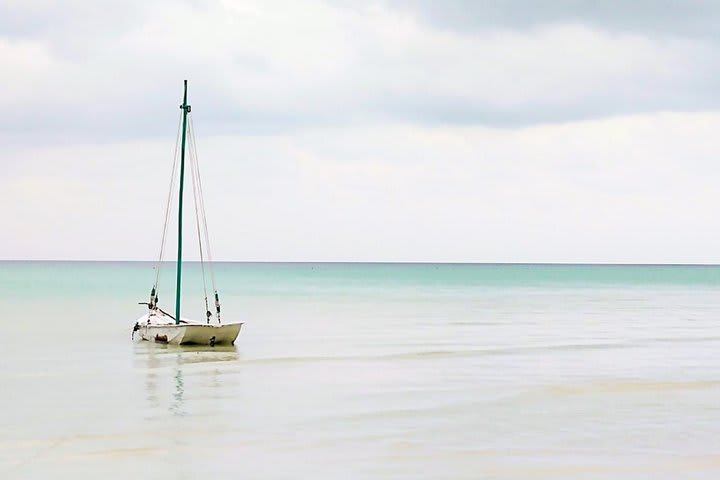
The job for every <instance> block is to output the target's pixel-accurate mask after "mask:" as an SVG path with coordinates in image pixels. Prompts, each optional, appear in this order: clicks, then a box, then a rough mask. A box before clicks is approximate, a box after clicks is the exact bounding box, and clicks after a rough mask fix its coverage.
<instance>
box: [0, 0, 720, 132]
mask: <svg viewBox="0 0 720 480" xmlns="http://www.w3.org/2000/svg"><path fill="white" fill-rule="evenodd" d="M164 1H165V0H155V1H153V2H148V3H142V2H135V1H132V2H129V3H126V4H124V5H123V8H120V7H106V6H98V5H99V4H97V3H96V2H91V1H87V2H85V1H81V0H74V1H72V2H70V4H69V7H68V6H67V5H65V6H64V8H62V9H61V8H60V7H53V6H52V5H51V4H49V6H42V8H41V7H40V6H34V5H35V4H33V3H32V2H31V3H28V4H26V5H25V6H23V7H17V6H16V7H9V6H8V5H4V6H3V5H0V41H2V40H3V38H5V39H18V38H21V39H22V38H26V39H31V40H32V41H35V42H40V43H41V44H43V45H44V46H46V47H47V50H48V54H49V55H50V56H51V57H52V59H53V60H57V62H56V65H55V66H53V68H54V69H55V70H51V71H49V72H48V74H47V76H46V77H49V80H48V78H45V80H48V81H44V82H43V83H42V84H37V85H36V84H32V85H30V86H29V87H28V88H30V89H31V90H30V91H31V92H32V94H31V95H30V96H28V100H27V101H22V102H12V101H11V102H10V103H9V104H5V105H3V103H2V97H0V107H2V108H3V110H4V115H2V116H0V136H2V137H3V138H11V137H12V138H16V139H17V138H26V137H27V135H28V134H29V132H33V131H34V132H37V133H38V135H36V137H35V138H36V140H35V141H36V142H43V141H48V142H57V141H73V140H77V139H81V140H88V141H106V140H111V139H117V138H140V137H157V136H161V137H166V136H167V134H168V131H170V130H172V128H173V127H174V121H175V118H176V117H175V113H176V107H177V105H176V104H177V103H179V98H180V88H181V81H182V79H183V78H189V79H190V81H191V89H192V90H191V98H192V103H194V104H196V110H195V117H196V119H197V121H198V122H199V125H198V126H200V125H202V127H201V128H206V129H208V131H211V132H212V133H245V134H264V133H278V132H286V131H289V130H293V129H298V128H303V127H318V126H330V125H332V126H337V125H355V124H362V123H365V124H373V123H375V122H386V123H389V124H392V123H411V124H413V123H414V124H425V125H447V124H459V125H488V126H496V127H505V128H512V127H518V126H527V125H532V124H538V123H550V122H568V121H575V120H585V119H592V118H597V117H604V116H613V115H623V114H633V113H643V112H654V111H661V110H679V111H695V110H703V109H715V108H719V107H720V93H718V91H717V89H716V88H715V81H714V78H716V76H717V74H718V73H719V72H718V70H719V69H718V65H717V64H716V63H715V62H714V61H713V58H714V56H715V55H716V54H717V53H718V52H717V49H718V47H717V46H716V45H715V44H713V43H712V42H708V41H706V40H705V39H698V38H695V37H699V36H702V35H704V34H707V33H708V32H709V22H710V21H711V20H712V19H713V18H717V17H718V13H720V4H717V6H716V5H715V4H712V3H709V2H699V1H696V2H685V3H679V2H644V1H639V2H627V3H621V2H615V1H608V2H589V1H587V2H579V1H575V2H571V1H568V0H565V1H562V0H557V1H548V2H526V1H519V0H509V1H506V2H502V3H501V2H473V1H461V0H448V1H447V2H430V1H416V2H410V1H409V0H388V5H389V6H391V7H392V8H394V9H398V10H399V11H404V12H411V13H413V14H414V15H416V16H418V17H419V18H422V19H424V21H426V22H428V24H429V25H432V26H433V27H432V28H429V29H427V35H428V36H430V35H432V34H433V32H434V30H433V28H448V29H453V30H456V31H458V32H459V34H458V35H456V36H453V42H457V43H453V44H451V45H450V46H448V45H441V46H440V47H437V49H436V46H435V45H434V44H432V42H431V41H428V40H426V38H425V37H426V35H425V32H420V33H419V34H417V33H415V36H414V37H412V41H414V42H418V44H411V45H408V44H405V43H403V41H404V40H403V37H402V36H400V37H399V38H400V41H399V42H398V44H397V45H387V44H384V43H383V40H385V38H384V37H378V38H372V35H377V31H376V29H375V27H376V25H375V24H374V23H373V22H375V21H376V19H374V17H372V15H367V19H364V20H363V21H362V22H360V23H359V24H358V25H356V28H357V30H355V31H354V35H348V37H347V38H333V37H328V39H327V41H328V42H332V41H338V42H341V43H342V42H345V43H342V45H340V46H341V47H343V48H345V49H346V50H348V51H349V54H350V55H354V57H351V58H350V60H349V61H348V62H347V64H344V63H342V61H341V62H339V64H340V66H337V65H335V64H331V67H330V68H329V69H328V70H329V71H330V74H326V73H325V71H324V70H323V67H324V65H322V64H320V65H319V66H317V62H313V61H309V62H307V66H306V63H304V62H302V61H297V60H296V59H303V58H305V56H306V55H307V56H308V57H307V58H308V60H315V58H316V57H319V58H322V54H319V53H318V52H317V51H315V50H312V47H313V45H312V44H310V45H309V46H307V45H304V44H302V43H300V44H299V45H296V44H295V43H294V40H298V41H299V42H301V41H302V38H296V37H294V36H293V35H289V36H288V37H287V38H286V39H285V40H284V42H285V43H281V44H279V45H270V46H271V47H274V48H275V50H272V49H269V50H265V49H264V48H263V45H262V44H259V45H255V44H252V43H250V44H249V46H248V44H246V43H241V42H240V40H238V43H237V45H238V46H239V47H240V48H235V49H230V50H229V51H227V52H222V55H219V56H218V57H217V58H215V55H216V54H217V50H222V49H223V48H225V47H226V46H227V42H226V41H225V40H223V39H222V38H221V39H220V40H217V39H215V40H213V41H214V42H215V43H212V42H210V41H209V42H208V43H207V44H205V45H203V48H204V50H202V49H201V50H199V51H190V52H188V53H187V54H186V53H185V52H184V51H183V48H184V47H183V45H184V44H174V43H172V40H174V39H172V38H171V39H170V43H171V47H170V48H171V50H170V51H168V50H162V49H158V50H156V49H155V47H156V40H157V39H156V38H154V37H152V35H151V34H147V36H142V35H141V36H138V37H134V38H132V41H128V36H129V34H130V33H132V32H135V31H137V30H138V29H140V28H141V27H142V26H143V25H145V24H146V22H148V21H149V20H148V19H149V18H150V17H152V16H153V15H154V16H155V17H153V18H152V19H151V20H154V21H155V24H156V25H157V24H160V25H163V26H165V25H164V23H163V22H164V20H165V19H164V18H163V17H162V15H160V16H158V15H159V14H158V12H159V11H160V12H162V11H163V8H162V7H163V2H164ZM43 3H44V2H43ZM185 5H186V6H187V5H190V7H189V8H190V9H191V10H192V12H195V13H196V14H198V16H199V17H200V18H198V20H197V22H198V24H200V23H202V22H205V23H206V24H207V25H210V26H211V27H212V28H214V29H216V30H217V31H218V32H221V33H232V32H235V31H238V32H242V33H244V32H245V30H244V28H243V27H245V26H248V24H244V23H242V22H245V21H247V20H246V19H245V18H243V17H242V15H241V14H237V13H233V12H231V11H229V10H227V9H226V8H225V7H224V6H222V4H220V3H217V2H214V1H211V2H206V3H204V2H192V3H190V4H187V3H186V4H185ZM259 5H263V7H262V8H265V7H264V5H265V4H262V3H261V4H259ZM290 5H292V4H290ZM331 5H334V8H335V9H336V10H337V11H338V12H340V15H341V18H345V20H347V18H346V17H342V14H343V13H348V12H350V11H351V12H352V15H351V17H352V18H354V19H356V18H357V17H362V16H363V15H366V14H367V11H366V9H365V8H361V7H358V5H357V4H353V5H349V4H345V3H343V2H335V3H331ZM268 8H269V7H268ZM207 12H211V13H213V14H214V15H216V17H205V18H203V17H202V14H205V13H207ZM265 13H268V15H266V18H271V20H270V21H268V23H267V24H266V25H265V27H267V28H269V30H267V31H262V35H261V37H257V38H254V37H250V40H253V39H255V40H257V39H258V38H260V39H262V38H272V37H273V36H276V35H277V36H280V35H282V34H283V33H284V32H283V31H282V30H281V29H279V28H278V29H277V30H273V29H272V28H275V23H274V21H273V20H272V18H273V15H274V16H276V17H281V16H282V15H284V12H283V10H282V9H279V10H277V11H272V12H265ZM269 14H272V15H269ZM233 15H235V17H233ZM224 18H232V19H233V20H235V21H236V23H231V24H223V23H221V22H216V21H217V20H222V19H224ZM318 21H319V22H320V20H318ZM563 23H579V24H583V25H591V26H592V27H593V28H597V29H598V30H599V31H600V32H604V31H617V30H622V31H642V32H644V36H645V37H647V38H648V39H649V41H650V42H651V43H652V42H655V43H659V45H660V46H659V47H658V46H657V45H654V47H653V48H655V47H657V48H655V49H654V50H652V52H654V54H655V55H656V57H657V58H654V59H653V61H655V62H656V63H660V64H664V63H665V62H664V61H663V60H664V59H663V58H662V55H664V51H663V48H664V47H663V46H664V45H665V44H664V43H663V42H665V37H664V35H666V34H668V33H672V34H673V35H681V36H682V32H687V36H688V37H693V38H692V39H691V40H687V41H686V42H685V43H684V44H683V45H682V46H681V48H680V49H679V52H680V53H678V51H674V52H672V54H673V55H675V57H672V58H670V57H668V58H669V59H670V60H674V61H676V62H677V60H678V57H680V59H681V60H682V58H681V57H682V56H683V55H684V53H683V52H688V55H689V56H691V57H692V58H691V59H690V60H691V61H688V63H687V64H684V63H682V62H680V63H679V65H680V66H674V64H672V63H670V62H667V64H668V65H669V66H668V69H670V70H671V71H669V72H667V71H658V72H654V71H653V70H652V68H654V66H651V67H650V70H649V71H647V72H641V73H640V74H638V73H637V72H634V73H633V72H629V73H628V74H627V75H625V72H623V71H621V68H620V67H616V68H618V70H617V71H613V73H612V74H611V75H609V77H608V79H607V81H604V82H599V83H598V84H597V85H594V84H593V86H592V87H584V88H585V91H583V89H582V88H581V89H579V90H578V89H576V90H577V91H573V92H565V91H563V88H565V87H567V86H570V87H573V85H578V84H582V83H583V82H586V81H588V79H590V80H594V78H593V74H592V72H591V73H589V74H588V73H587V72H584V73H583V72H581V75H579V76H578V77H577V78H576V76H575V74H576V72H575V71H574V70H573V69H574V68H575V67H576V65H574V64H573V61H576V60H577V58H578V57H577V56H576V57H573V58H574V60H573V59H567V58H566V57H565V54H564V52H562V51H556V50H554V49H553V47H554V46H556V45H557V38H554V39H551V43H550V46H548V47H546V48H545V47H543V48H539V49H537V50H531V52H530V53H527V52H525V53H523V52H518V51H512V50H510V51H508V48H507V47H506V46H505V45H503V44H501V43H499V44H498V45H496V46H497V47H498V48H499V50H501V51H500V52H499V53H495V52H490V53H488V52H487V51H485V50H482V48H483V47H482V45H483V42H482V41H481V42H480V44H481V45H480V48H481V54H482V55H484V56H485V57H487V58H488V59H489V60H482V59H478V58H477V57H476V56H475V54H476V51H477V49H476V48H475V47H477V45H476V46H475V47H472V48H465V47H464V42H473V41H474V42H476V43H477V42H478V40H477V38H475V37H476V36H474V35H465V33H468V31H473V32H479V31H484V30H493V29H494V28H496V27H502V28H504V29H510V30H513V29H514V30H516V31H518V32H521V34H522V32H523V29H528V28H532V27H537V26H542V25H558V24H563ZM228 25H231V26H228ZM250 26H251V25H250ZM334 26H336V25H327V24H322V23H319V24H318V25H317V26H315V25H312V27H313V28H311V30H314V31H316V32H320V34H321V35H324V34H325V32H326V31H332V27H334ZM169 27H170V28H169V30H170V31H172V30H173V29H174V28H177V35H178V36H180V37H187V36H188V35H194V33H192V31H191V29H188V32H187V33H185V32H184V31H183V28H185V27H186V25H185V24H182V23H181V24H177V25H170V26H169ZM212 33H215V32H212ZM560 35H562V34H560ZM240 38H241V39H244V38H245V37H240ZM368 38H370V40H369V41H368ZM392 38H393V39H394V38H395V37H392ZM582 38H586V37H582ZM582 38H581V41H582ZM203 40H206V38H203V37H202V36H201V37H199V38H197V41H198V43H201V42H202V41H203ZM441 40H442V39H441ZM590 40H593V39H590ZM606 40H607V39H603V40H602V41H606ZM616 40H617V39H615V37H613V36H611V37H610V40H609V41H616ZM625 40H626V39H623V38H620V39H619V40H617V42H623V41H625ZM165 41H166V42H168V39H165ZM494 41H496V42H502V40H497V39H495V40H494ZM508 41H510V42H515V43H512V45H515V44H516V43H517V42H518V41H517V40H516V39H510V40H508ZM541 41H543V39H542V38H541V39H540V40H538V42H541ZM593 41H594V40H593ZM423 42H427V43H423ZM552 42H555V43H552ZM11 43H12V42H11ZM201 44H202V43H201ZM0 46H2V45H1V44H0ZM641 46H642V45H641ZM165 47H167V45H165ZM601 47H602V45H601ZM132 48H135V50H132ZM520 48H529V49H532V48H535V39H534V38H530V39H529V40H527V41H524V43H523V42H521V44H520ZM595 48H598V47H597V46H595ZM613 48H615V50H613V52H611V53H610V54H608V57H611V56H612V55H617V53H618V49H617V48H616V47H613ZM630 48H633V47H630ZM426 49H427V50H430V51H431V53H429V54H427V53H426ZM434 49H435V50H434ZM670 50H671V49H670V48H668V51H670ZM388 51H389V52H391V53H388ZM658 52H659V53H658ZM342 53H344V51H343V52H342ZM594 54H595V55H596V57H597V63H603V62H604V61H605V60H606V59H607V58H605V57H603V56H602V52H600V53H598V52H595V53H594ZM223 55H224V56H223ZM273 55H277V56H278V57H279V60H278V59H277V58H274V57H273ZM519 55H525V56H521V57H519ZM638 55H642V51H640V52H639V53H638ZM668 56H670V53H668ZM206 57H208V58H209V60H208V59H207V58H206ZM311 57H312V58H311ZM448 57H451V58H453V61H452V62H450V63H447V61H446V58H448ZM485 57H483V58H485ZM537 57H542V58H541V61H537ZM518 58H520V60H518ZM525 60H528V62H527V63H532V65H534V66H527V65H526V64H525V63H524V62H525ZM640 60H642V59H640ZM332 61H333V60H328V62H332ZM623 61H626V60H621V61H620V62H621V65H624V64H622V62H623ZM283 62H284V63H283ZM483 62H487V63H483ZM508 62H515V63H514V64H510V65H508ZM590 63H593V62H590ZM630 63H632V62H630ZM297 64H299V65H300V67H297ZM630 66H632V65H630ZM448 67H450V68H448ZM513 68H514V69H515V70H512V69H513ZM335 69H337V70H339V71H340V73H337V72H336V71H335ZM504 69H508V72H514V71H517V72H518V73H504V72H503V70H504ZM556 70H557V71H558V73H557V74H556V75H550V76H549V77H548V78H545V82H546V83H547V88H546V89H545V90H543V89H540V88H537V87H536V86H535V85H533V81H534V77H535V76H538V77H541V76H542V75H545V74H546V73H547V72H548V71H549V72H551V73H552V72H555V71H556ZM498 72H499V73H498ZM12 74H13V73H12V72H11V73H10V75H12ZM333 74H335V75H336V76H334V77H333V76H332V75H333ZM633 75H635V76H633ZM296 76H300V77H303V78H296ZM305 77H307V78H305ZM443 77H447V78H443ZM488 77H492V79H493V80H490V81H488V80H487V78H488ZM555 77H558V78H561V80H558V78H555ZM78 78H83V79H85V80H84V81H83V82H80V83H78V82H76V80H77V79H78ZM21 80H22V79H21ZM540 80H542V79H540ZM456 84H457V85H460V87H458V88H457V90H456V89H455V85H456ZM503 84H506V85H509V88H507V89H503V88H500V89H498V92H500V93H498V94H497V95H496V96H497V97H500V96H502V95H505V96H506V97H507V98H505V99H503V98H498V99H496V98H489V97H492V96H493V95H495V94H493V93H487V92H486V91H485V90H486V89H488V88H492V87H497V86H498V85H501V86H502V85H503ZM88 85H89V86H91V87H92V88H91V89H88V90H91V91H87V92H86V91H85V90H83V89H84V88H85V87H86V86H88ZM581 86H582V85H581ZM525 87H532V88H534V89H536V90H538V91H539V93H535V94H534V95H535V96H534V97H532V98H527V99H521V100H517V101H516V100H515V98H513V97H514V96H515V90H513V89H516V90H517V93H524V92H523V89H524V88H525ZM35 90H37V91H35ZM65 91H67V92H71V93H72V95H70V96H69V97H68V98H64V97H63V95H62V94H63V92H65ZM578 92H579V93H578ZM496 100H497V101H496ZM500 100H504V101H500Z"/></svg>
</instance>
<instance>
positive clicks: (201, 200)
mask: <svg viewBox="0 0 720 480" xmlns="http://www.w3.org/2000/svg"><path fill="white" fill-rule="evenodd" d="M189 124H190V145H191V148H192V152H193V153H192V154H193V156H194V158H195V162H193V166H194V169H195V172H194V174H195V176H196V178H197V186H198V197H199V205H200V216H201V217H202V218H201V220H202V224H203V230H204V231H205V251H206V252H207V258H208V270H209V271H210V282H211V284H212V289H213V293H214V294H215V310H216V315H217V321H218V323H220V298H219V296H218V291H217V286H216V283H215V271H214V269H213V261H212V253H211V251H210V235H209V234H208V226H207V214H206V213H205V195H204V194H203V188H202V181H201V179H200V167H199V164H198V162H197V144H196V143H195V128H194V125H193V121H192V117H189ZM204 281H205V278H204V274H203V282H204Z"/></svg>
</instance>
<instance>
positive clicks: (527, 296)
mask: <svg viewBox="0 0 720 480" xmlns="http://www.w3.org/2000/svg"><path fill="white" fill-rule="evenodd" d="M156 268H157V266H156V265H154V264H153V263H144V262H0V479H3V480H14V479H64V478H68V479H81V478H82V479H84V478H101V479H128V478H148V479H199V478H207V479H241V478H246V479H313V480H321V479H555V480H557V479H668V480H669V479H673V480H675V479H717V478H720V267H718V266H680V265H669V266H633V265H523V264H508V265H505V264H503V265H495V264H354V263H219V264H216V265H215V268H214V269H213V276H212V277H210V276H209V272H208V271H206V272H205V273H206V274H207V275H206V277H208V279H206V282H205V285H203V281H202V278H203V276H202V275H201V272H202V268H201V266H200V265H199V264H197V263H191V264H189V265H187V266H186V268H185V269H184V284H183V316H188V317H194V318H204V312H205V306H204V293H203V292H204V290H205V289H208V290H211V289H212V283H213V279H214V282H215V284H216V286H217V289H218V291H219V294H220V300H221V304H222V310H221V313H222V321H225V322H231V321H240V322H244V325H243V328H242V331H241V333H240V336H239V337H238V340H237V342H236V345H235V346H234V347H220V346H217V347H214V348H212V347H210V346H202V347H173V346H168V345H158V344H154V343H148V342H139V341H138V340H137V338H135V339H133V338H132V326H133V324H134V323H135V321H136V320H137V319H138V318H139V317H140V316H141V315H142V314H143V313H144V312H145V311H146V308H147V307H145V306H143V305H139V304H138V302H143V301H148V298H149V293H150V288H151V287H152V284H153V281H154V278H155V275H156V271H157V270H156ZM159 272H160V305H161V307H163V308H164V309H166V310H168V311H172V310H173V308H174V282H175V278H174V275H175V273H174V265H173V264H164V265H162V266H161V268H160V270H159Z"/></svg>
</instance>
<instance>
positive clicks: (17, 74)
mask: <svg viewBox="0 0 720 480" xmlns="http://www.w3.org/2000/svg"><path fill="white" fill-rule="evenodd" d="M718 18H720V2H710V1H707V2H704V1H685V2H675V1H672V2H671V1H663V0H656V1H650V0H647V1H642V0H638V1H634V2H624V1H623V2H621V1H610V0H609V1H605V2H597V1H590V0H587V1H572V0H554V1H553V0H545V1H542V2H527V1H520V0H509V1H505V2H477V1H472V0H467V1H463V0H448V1H444V2H437V1H430V0H419V1H412V0H387V1H379V2H373V1H370V2H353V1H349V0H339V1H335V2H333V1H297V0H292V1H290V0H289V1H272V0H271V1H268V0H262V1H243V0H232V1H231V0H227V1H212V0H191V1H185V2H181V1H172V2H171V1H169V0H144V1H139V0H138V1H135V0H130V1H125V2H122V4H121V3H119V2H118V3H117V5H115V6H109V5H108V2H97V1H94V0H67V1H64V2H56V1H52V0H0V68H1V71H2V81H0V112H2V114H0V145H2V150H1V151H0V231H1V232H2V233H1V234H0V258H5V259H87V260H151V259H153V258H154V257H155V255H156V254H157V251H158V249H159V243H160V237H161V233H162V220H163V208H164V201H165V197H166V195H167V186H168V183H169V176H170V171H171V167H172V154H173V148H174V145H175V133H176V126H177V118H178V117H177V116H178V114H179V113H178V112H179V110H178V105H179V104H180V102H181V99H182V80H183V79H186V78H187V79H188V80H189V99H190V101H189V103H190V104H191V105H192V107H193V111H192V112H193V113H192V115H193V118H194V124H195V128H196V134H197V141H198V151H199V158H200V166H201V170H202V173H203V186H204V190H205V196H206V200H205V201H206V206H207V208H208V222H209V227H210V235H211V241H212V243H213V245H212V247H213V253H214V256H215V258H216V259H221V260H239V261H245V260H246V261H451V262H619V263H666V262H669V263H720V241H719V240H720V214H718V212H717V210H718V206H719V205H720V164H719V160H720V159H719V158H718V154H719V153H720V112H719V109H720V63H719V62H718V58H720V39H719V38H718V36H717V25H716V24H717V19H718ZM187 213H188V214H191V213H192V210H191V209H188V210H187ZM188 218H190V217H189V216H188ZM188 223H190V224H191V222H188ZM188 254H189V255H190V257H191V258H196V254H195V253H194V252H193V251H192V250H190V251H189V253H188Z"/></svg>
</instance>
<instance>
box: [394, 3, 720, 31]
mask: <svg viewBox="0 0 720 480" xmlns="http://www.w3.org/2000/svg"><path fill="white" fill-rule="evenodd" d="M387 4H388V5H389V6H391V7H393V8H396V9H399V10H401V11H404V12H406V13H408V14H410V15H413V16H414V17H417V18H419V19H421V20H422V21H424V22H426V23H428V24H431V25H433V26H436V27H439V28H444V29H451V30H463V31H467V30H486V29H495V28H502V29H505V28H510V29H521V30H524V29H532V28H536V27H538V26H543V25H548V24H568V23H570V24H576V23H581V24H584V25H588V26H589V27H592V28H597V29H601V30H605V31H611V32H626V33H640V34H652V35H661V36H677V37H685V38H688V37H689V38H703V37H713V36H714V30H715V27H714V23H713V18H715V17H717V16H718V15H719V14H720V5H718V4H717V3H716V2H712V1H708V0H691V1H686V2H674V1H669V0H659V1H658V0H638V1H634V2H624V1H621V0H606V1H604V2H594V1H592V0H549V1H544V2H527V1H524V0H505V1H503V2H476V1H473V0H447V1H444V2H433V1H431V0H388V1H387Z"/></svg>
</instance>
